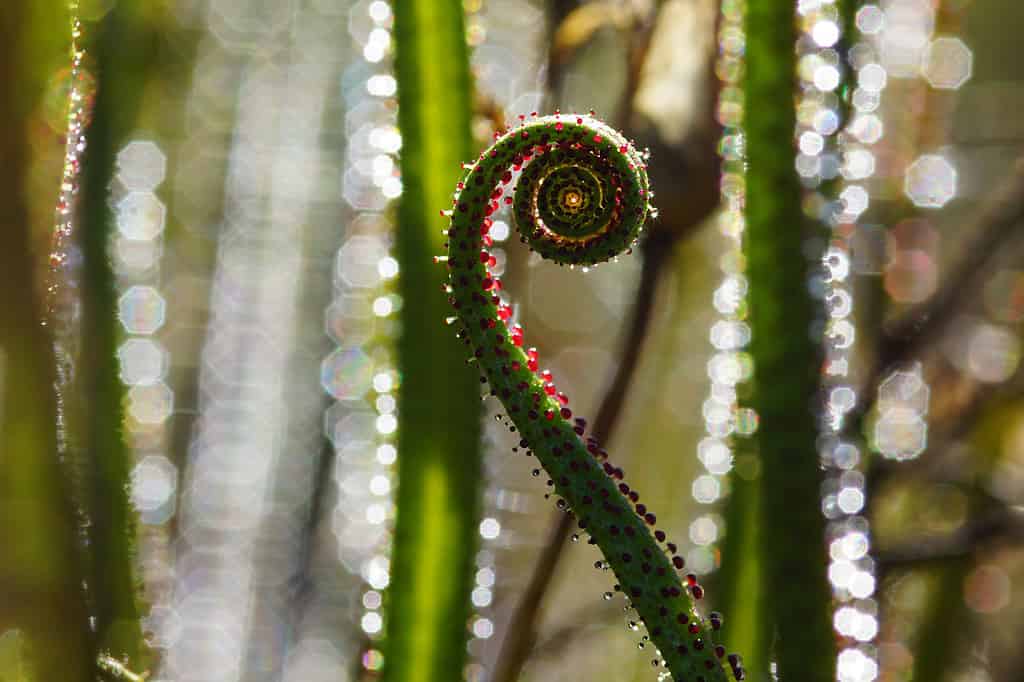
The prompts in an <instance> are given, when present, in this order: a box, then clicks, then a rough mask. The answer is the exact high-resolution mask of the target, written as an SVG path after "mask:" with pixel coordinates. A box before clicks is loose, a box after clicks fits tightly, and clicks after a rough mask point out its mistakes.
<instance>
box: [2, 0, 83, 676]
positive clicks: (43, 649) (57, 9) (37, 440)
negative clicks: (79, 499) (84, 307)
mask: <svg viewBox="0 0 1024 682" xmlns="http://www.w3.org/2000/svg"><path fill="white" fill-rule="evenodd" d="M66 16H67V15H66V12H65V7H64V6H63V5H62V4H61V3H57V2H40V3H35V4H33V5H30V4H28V3H20V2H15V3H3V4H2V5H0V120H3V121H4V122H5V125H4V127H3V131H2V132H0V158H2V159H3V164H2V165H0V186H2V187H3V188H4V200H3V201H2V202H0V291H3V292H5V293H6V296H5V297H4V303H3V305H0V548H2V549H0V556H2V560H0V639H2V640H3V642H4V646H5V648H9V649H10V650H9V651H8V652H7V653H8V657H13V658H15V659H17V660H14V661H10V660H8V661H7V662H6V663H5V666H9V667H10V668H13V671H12V670H7V671H4V672H5V673H9V672H17V673H18V674H19V675H20V676H22V677H21V678H20V679H19V680H18V682H22V680H32V681H33V682H49V681H50V680H68V681H70V682H91V681H92V680H93V679H94V676H95V671H96V665H95V650H94V648H93V642H92V633H91V631H90V629H89V620H88V611H87V609H86V605H85V599H84V595H83V593H82V588H81V585H82V579H83V570H82V566H81V557H80V554H79V547H78V543H77V539H76V528H77V519H76V515H75V512H74V509H73V506H72V504H71V502H70V496H69V494H68V492H69V491H68V489H67V488H68V486H67V484H66V481H65V480H64V472H63V471H62V467H61V466H60V463H59V461H58V454H57V433H56V428H57V426H56V425H57V416H56V397H55V394H54V380H55V360H54V355H53V340H52V338H51V337H50V336H49V334H47V333H46V331H45V329H44V328H43V327H42V326H41V322H42V320H43V307H42V304H41V300H40V296H39V292H38V291H37V284H38V283H39V282H40V281H41V279H42V278H41V277H39V273H38V272H36V271H35V268H34V265H35V263H36V262H38V257H39V254H37V253H35V252H34V251H33V249H32V231H31V228H30V224H29V211H28V199H27V189H26V173H27V171H28V168H29V165H30V162H31V156H32V155H31V149H30V142H29V140H30V139H31V136H32V132H33V127H32V126H31V125H30V121H32V119H33V118H34V110H35V107H36V106H37V105H38V103H39V100H40V96H41V95H42V92H43V90H44V88H45V86H46V83H47V80H48V79H49V78H50V77H51V75H52V73H53V72H52V71H51V70H50V69H51V67H53V66H55V63H57V62H58V60H61V59H65V60H66V57H64V54H65V52H64V50H63V49H62V48H61V47H60V46H58V45H54V44H52V41H53V35H54V34H55V33H57V32H59V30H60V27H63V26H65V25H66V23H64V22H65V21H66ZM57 35H60V36H62V37H63V38H64V39H65V40H66V36H67V34H66V33H57ZM65 47H66V46H65ZM65 64H66V61H65ZM56 191H57V188H56V186H55V187H54V194H53V196H52V197H47V200H48V201H55V200H56Z"/></svg>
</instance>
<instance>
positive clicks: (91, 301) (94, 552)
mask: <svg viewBox="0 0 1024 682" xmlns="http://www.w3.org/2000/svg"><path fill="white" fill-rule="evenodd" d="M146 5H147V3H144V2H140V1H139V0H122V1H121V2H119V3H118V5H117V7H115V8H114V9H113V10H111V11H110V13H109V14H107V16H106V17H104V19H103V20H102V21H101V22H100V23H99V24H98V25H97V26H96V28H95V34H94V39H93V47H92V49H91V52H92V54H93V55H94V57H95V60H96V64H97V69H98V72H99V80H100V87H99V89H98V92H97V95H96V103H95V109H94V118H93V124H92V126H91V127H90V130H89V147H88V151H87V153H86V156H85V161H84V165H83V174H82V185H83V191H82V195H83V197H82V223H83V229H82V230H80V232H79V242H80V246H81V249H82V256H83V260H84V265H83V270H82V274H83V277H82V327H83V330H84V331H83V334H82V345H81V359H80V364H81V371H80V376H81V378H80V388H79V391H80V395H82V396H88V398H87V399H85V400H83V410H82V417H83V418H82V434H83V435H82V446H83V450H84V451H85V453H86V457H87V468H88V472H87V481H88V484H89V489H88V492H87V493H86V506H87V513H88V515H89V521H90V525H89V545H90V549H91V552H90V558H91V562H92V576H91V579H90V596H91V598H92V602H93V608H94V611H95V618H96V632H97V639H98V642H97V643H98V645H99V647H100V648H101V649H102V650H104V651H108V652H109V653H110V654H111V655H112V656H114V657H116V658H118V659H122V658H124V659H125V660H126V664H127V666H128V667H129V668H130V669H144V668H145V667H146V666H147V665H148V663H149V661H148V660H147V655H148V653H147V652H148V647H147V645H146V643H145V641H144V639H143V636H142V625H141V622H140V616H141V614H142V611H143V607H142V606H141V605H140V583H139V580H138V578H137V576H136V574H135V565H134V564H135V535H136V513H135V510H134V509H133V508H132V505H131V501H130V500H129V499H128V491H129V489H130V482H131V480H130V479H131V471H132V468H133V466H134V461H133V457H132V453H131V450H130V449H129V448H128V445H127V443H126V441H125V436H124V430H123V420H124V409H123V404H124V398H125V390H124V385H123V384H122V383H121V380H120V377H119V364H118V360H117V348H118V345H119V344H120V342H121V338H122V331H121V325H120V322H119V321H118V310H117V290H116V281H115V277H114V272H113V269H112V266H111V263H110V257H109V254H108V245H109V239H110V235H111V232H112V231H113V230H115V229H116V227H115V226H116V218H115V216H114V215H113V212H112V210H111V206H110V189H109V188H110V183H111V182H112V180H113V177H114V173H115V166H116V156H117V153H118V152H119V151H120V150H121V148H122V147H123V146H124V145H125V144H126V143H127V142H128V141H129V140H130V139H131V135H132V133H134V131H135V128H136V126H138V125H139V113H140V111H141V108H142V102H143V93H144V91H145V87H146V84H147V82H148V79H149V76H150V73H151V67H152V65H153V63H154V60H155V59H156V55H157V49H158V46H159V44H160V40H159V36H158V35H157V34H156V28H155V25H154V24H153V23H151V22H152V17H150V16H148V12H149V11H150V10H149V9H148V8H147V6H146Z"/></svg>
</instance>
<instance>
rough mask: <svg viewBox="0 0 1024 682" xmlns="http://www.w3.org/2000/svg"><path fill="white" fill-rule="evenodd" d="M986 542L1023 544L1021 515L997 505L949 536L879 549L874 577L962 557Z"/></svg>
mask: <svg viewBox="0 0 1024 682" xmlns="http://www.w3.org/2000/svg"><path fill="white" fill-rule="evenodd" d="M988 543H993V544H999V545H1007V544H1021V543H1024V513H1022V512H1020V511H1016V510H1014V509H1011V508H1009V507H1006V506H1001V507H1000V508H999V509H997V510H993V511H992V512H991V513H989V514H987V515H985V516H983V517H980V518H977V519H974V520H972V521H969V522H968V523H966V524H964V526H962V527H961V528H959V529H958V530H956V531H954V532H952V533H946V534H942V535H934V536H930V537H925V538H922V539H919V540H914V541H912V542H908V543H906V544H904V545H902V546H898V547H893V548H891V549H886V548H882V549H880V550H879V551H878V554H877V555H876V567H877V568H876V571H877V577H878V579H879V581H881V580H882V579H883V578H884V577H885V575H886V574H888V573H891V572H893V571H905V570H909V569H914V568H918V567H922V566H926V565H930V564H934V563H937V562H942V561H947V560H949V559H958V558H961V557H966V556H969V555H972V554H974V553H976V552H977V551H978V550H979V548H980V547H981V546H982V545H985V544H988Z"/></svg>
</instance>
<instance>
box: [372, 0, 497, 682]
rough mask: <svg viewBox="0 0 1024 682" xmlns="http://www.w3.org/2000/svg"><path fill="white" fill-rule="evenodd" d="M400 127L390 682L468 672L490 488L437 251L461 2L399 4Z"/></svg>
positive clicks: (456, 119) (475, 394)
mask: <svg viewBox="0 0 1024 682" xmlns="http://www.w3.org/2000/svg"><path fill="white" fill-rule="evenodd" d="M394 36H395V51H396V55H395V73H396V76H397V80H398V98H399V102H400V107H399V127H400V130H401V133H402V155H401V169H402V180H403V189H402V198H401V201H400V202H399V209H398V234H397V243H396V247H397V257H398V261H399V264H400V267H401V273H400V276H399V290H400V293H401V294H402V300H403V301H404V305H403V307H402V313H401V315H402V318H401V321H402V334H401V337H400V339H399V342H398V365H399V370H400V372H401V376H402V384H401V388H400V391H399V404H398V409H399V412H400V414H401V420H400V421H399V430H398V448H399V458H398V493H397V503H398V508H397V518H396V523H395V535H394V542H393V548H394V549H393V552H394V553H393V555H392V562H391V576H392V577H391V585H390V588H389V590H388V611H387V639H386V642H385V645H386V646H385V658H384V673H383V674H384V680H386V681H387V682H432V681H434V680H444V679H455V678H458V677H460V675H461V670H462V668H463V665H464V663H465V658H466V636H467V629H466V621H467V618H468V617H469V601H468V596H469V593H470V590H471V587H472V576H473V568H474V564H473V557H474V555H475V548H476V545H477V528H478V515H479V511H478V510H479V504H480V503H479V498H480V487H481V454H480V441H481V426H480V417H481V407H480V398H479V383H478V382H477V379H476V376H475V375H474V372H472V371H471V370H470V369H469V368H467V367H466V364H465V361H464V359H463V356H462V353H461V352H460V349H459V348H458V346H457V345H456V344H455V343H454V341H453V340H452V338H451V336H450V334H448V333H446V332H447V330H446V329H445V327H444V325H443V324H441V322H440V320H441V318H442V317H443V316H444V315H445V310H446V305H445V299H444V295H443V293H442V292H441V291H440V288H439V285H440V282H439V276H438V272H437V269H436V267H435V266H432V265H431V262H430V259H431V256H433V255H434V254H437V253H439V252H440V250H441V248H442V243H443V239H442V237H441V231H440V226H439V225H438V224H437V223H438V218H437V210H438V207H439V206H445V205H447V204H448V202H449V201H450V197H451V188H452V187H453V186H454V184H455V182H456V180H457V179H458V175H459V164H460V163H461V162H462V161H465V160H466V159H468V158H470V157H471V156H472V138H471V133H470V104H471V101H470V78H469V61H468V54H467V46H466V38H465V34H464V28H463V9H462V4H461V3H460V2H457V1H455V0H443V1H442V0H398V1H397V2H395V33H394Z"/></svg>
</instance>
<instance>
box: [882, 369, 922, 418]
mask: <svg viewBox="0 0 1024 682" xmlns="http://www.w3.org/2000/svg"><path fill="white" fill-rule="evenodd" d="M930 395H931V389H930V388H928V384H926V383H925V382H924V379H922V378H921V374H920V373H919V372H917V371H910V372H904V371H900V372H893V373H892V374H890V375H889V376H888V377H887V378H886V379H885V381H883V382H882V383H881V385H880V386H879V387H878V401H877V403H876V405H877V407H878V411H879V412H881V413H882V414H883V415H884V414H886V413H888V412H889V411H891V410H898V409H907V410H910V411H911V412H913V413H915V414H918V415H923V414H925V413H926V412H927V411H928V399H929V397H930Z"/></svg>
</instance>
